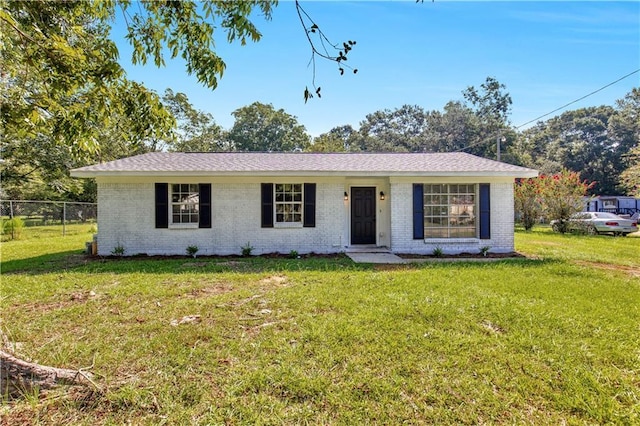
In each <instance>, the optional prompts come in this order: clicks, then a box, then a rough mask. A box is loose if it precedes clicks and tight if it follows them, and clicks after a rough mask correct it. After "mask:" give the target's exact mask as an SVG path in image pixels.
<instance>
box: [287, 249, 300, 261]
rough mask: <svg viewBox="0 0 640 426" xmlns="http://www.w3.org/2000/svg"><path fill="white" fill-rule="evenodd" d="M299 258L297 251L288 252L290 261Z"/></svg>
mask: <svg viewBox="0 0 640 426" xmlns="http://www.w3.org/2000/svg"><path fill="white" fill-rule="evenodd" d="M299 257H300V256H299V255H298V251H297V250H291V251H290V252H289V258H291V259H297V258H299Z"/></svg>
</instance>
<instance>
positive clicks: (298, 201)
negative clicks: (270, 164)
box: [273, 183, 303, 224]
mask: <svg viewBox="0 0 640 426" xmlns="http://www.w3.org/2000/svg"><path fill="white" fill-rule="evenodd" d="M302 188H303V185H302V184H301V183H276V184H275V185H274V191H273V196H274V203H273V204H274V208H275V223H276V224H278V223H279V224H297V223H299V224H302V200H303V194H302Z"/></svg>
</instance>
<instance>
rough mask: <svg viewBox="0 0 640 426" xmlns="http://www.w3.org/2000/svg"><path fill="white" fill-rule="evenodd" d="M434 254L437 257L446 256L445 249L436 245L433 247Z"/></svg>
mask: <svg viewBox="0 0 640 426" xmlns="http://www.w3.org/2000/svg"><path fill="white" fill-rule="evenodd" d="M433 255H434V256H435V257H442V256H444V251H443V250H442V247H436V248H434V249H433Z"/></svg>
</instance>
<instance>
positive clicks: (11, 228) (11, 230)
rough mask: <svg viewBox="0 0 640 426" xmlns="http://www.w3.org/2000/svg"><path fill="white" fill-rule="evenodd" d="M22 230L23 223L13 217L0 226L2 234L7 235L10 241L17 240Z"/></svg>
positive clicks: (20, 219) (18, 218)
mask: <svg viewBox="0 0 640 426" xmlns="http://www.w3.org/2000/svg"><path fill="white" fill-rule="evenodd" d="M22 228H24V221H23V220H22V218H20V217H13V218H11V219H9V220H7V221H5V222H4V223H3V224H2V233H3V234H5V235H9V236H10V237H11V239H12V240H19V239H20V236H21V235H22Z"/></svg>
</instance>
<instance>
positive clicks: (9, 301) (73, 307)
mask: <svg viewBox="0 0 640 426" xmlns="http://www.w3.org/2000/svg"><path fill="white" fill-rule="evenodd" d="M90 239H91V234H90V233H89V231H88V229H87V230H86V231H83V230H81V229H79V230H78V232H77V233H75V234H74V235H68V236H66V237H50V238H44V237H43V238H40V239H35V238H34V239H25V240H23V241H10V242H5V243H2V298H1V303H2V304H1V306H0V309H1V311H2V317H1V318H2V322H1V323H0V327H1V328H2V330H3V332H4V333H5V334H7V335H8V337H9V339H10V340H11V341H13V342H18V343H20V345H19V346H18V348H19V353H20V354H21V355H22V356H24V357H27V358H30V359H33V360H37V361H38V362H40V363H42V364H47V365H55V366H58V367H66V368H74V369H77V368H82V367H87V366H91V365H93V368H91V371H92V372H93V373H94V374H95V377H96V381H97V382H98V384H99V386H100V391H99V392H94V393H88V392H86V391H85V392H78V391H75V392H63V391H56V392H53V393H49V394H48V395H46V396H44V397H41V398H39V399H38V398H36V396H35V395H33V394H30V395H26V397H25V398H24V399H23V400H21V401H18V402H15V401H12V402H8V401H5V403H4V406H2V407H0V423H2V424H24V422H25V419H28V422H31V423H36V424H63V423H71V424H87V425H89V424H123V423H127V422H131V423H132V424H227V423H228V424H371V423H374V424H399V423H409V424H422V423H441V424H478V423H491V424H495V423H498V424H521V423H524V424H562V423H565V424H585V423H586V424H604V423H613V424H638V423H640V344H639V343H638V342H640V266H639V265H640V238H637V237H627V238H613V237H605V236H595V237H590V236H575V235H555V234H552V233H550V232H549V231H548V230H547V229H542V230H540V231H534V232H529V233H525V232H517V233H516V245H517V250H518V251H519V252H521V253H524V254H526V255H527V256H528V257H529V258H528V259H517V260H507V261H501V262H498V263H455V264H421V265H410V266H400V267H380V268H375V267H373V266H371V265H354V264H353V263H351V261H350V260H349V259H347V258H344V257H339V258H336V259H324V258H319V259H298V260H290V259H263V258H234V259H231V258H221V259H203V258H198V259H170V260H153V259H138V260H126V259H122V260H108V261H100V260H97V261H87V260H86V259H85V258H84V257H83V256H80V252H81V250H82V248H83V247H84V242H85V241H89V240H90ZM187 315H200V322H198V323H187V324H180V325H177V326H174V325H171V322H172V321H173V320H180V319H181V318H183V317H184V316H187Z"/></svg>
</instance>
